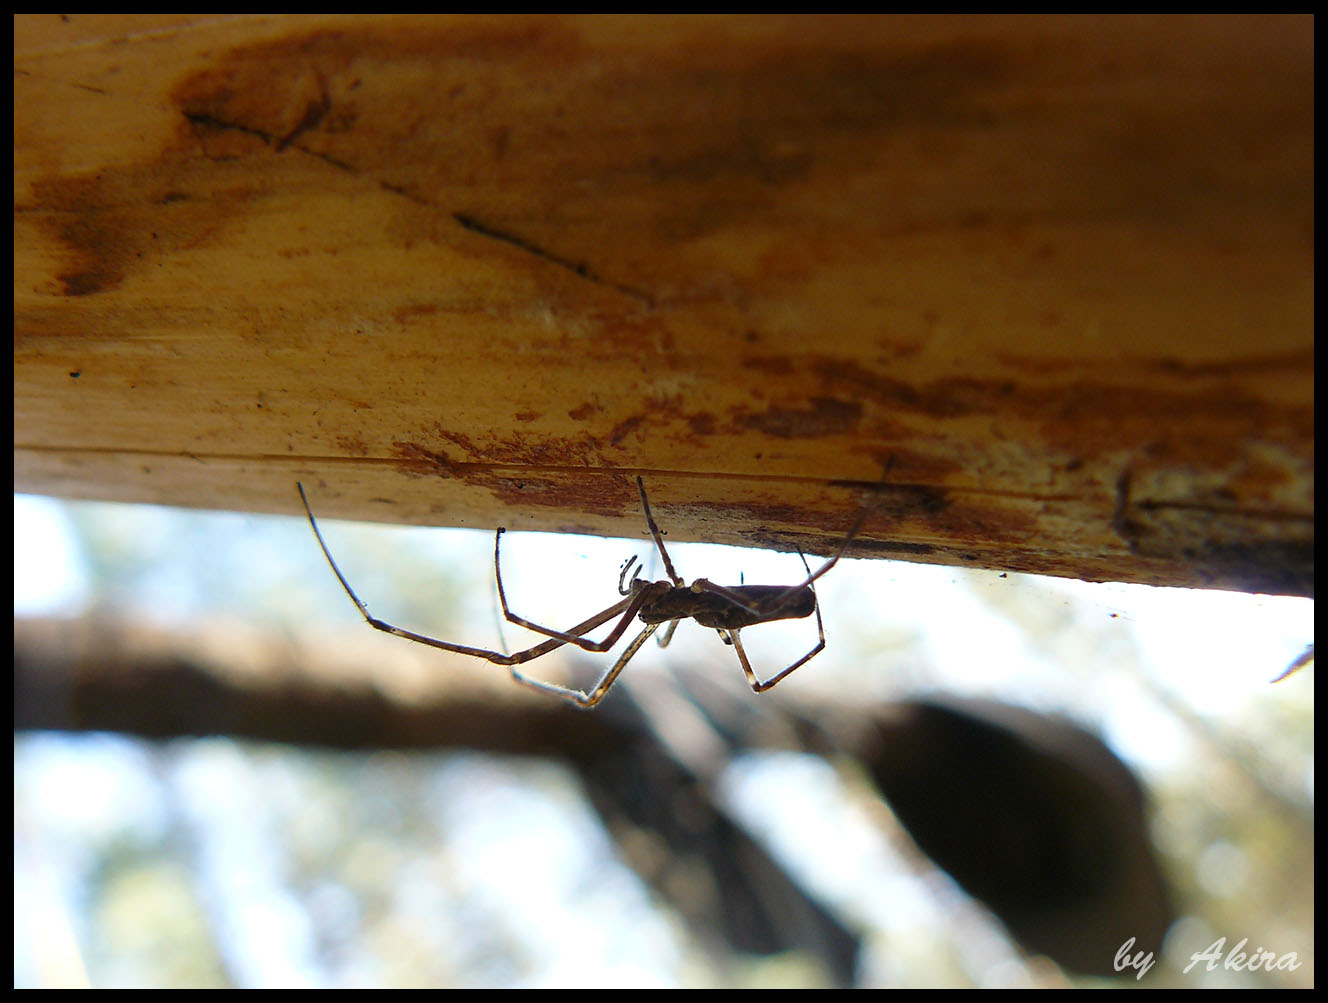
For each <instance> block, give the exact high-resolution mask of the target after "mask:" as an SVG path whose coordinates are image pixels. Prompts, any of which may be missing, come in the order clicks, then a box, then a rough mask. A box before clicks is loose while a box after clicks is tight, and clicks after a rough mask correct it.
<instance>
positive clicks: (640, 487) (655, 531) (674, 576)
mask: <svg viewBox="0 0 1328 1003" xmlns="http://www.w3.org/2000/svg"><path fill="white" fill-rule="evenodd" d="M636 490H637V491H638V492H640V494H641V509H642V511H644V512H645V514H646V525H647V526H649V527H650V536H651V538H652V539H654V541H655V546H656V547H658V548H659V556H660V557H662V558H664V570H665V571H666V572H667V573H668V576H669V580H670V581H672V582H673V584H674V585H676V586H678V587H679V588H682V585H683V581H682V579H681V578H679V577H678V572H676V571H674V570H673V562H672V561H671V560H669V552H668V551H667V550H665V549H664V537H663V536H661V535H660V532H659V526H657V525H655V517H654V516H653V515H651V514H650V502H649V501H648V500H647V499H646V485H645V482H644V481H643V480H641V478H640V477H638V478H637V479H636Z"/></svg>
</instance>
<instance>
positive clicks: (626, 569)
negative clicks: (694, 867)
mask: <svg viewBox="0 0 1328 1003" xmlns="http://www.w3.org/2000/svg"><path fill="white" fill-rule="evenodd" d="M295 486H296V487H297V488H298V489H299V492H300V501H301V502H303V503H304V511H305V514H306V515H307V516H308V517H309V525H310V526H312V527H313V531H314V536H315V537H317V539H318V545H319V546H320V547H321V548H322V549H323V556H324V557H326V558H327V563H328V564H329V565H331V566H332V571H333V573H334V574H335V575H336V576H337V580H338V581H339V582H341V587H342V588H343V589H345V590H346V595H348V596H350V598H351V601H352V602H354V603H355V606H356V608H357V609H358V610H359V611H360V615H361V616H363V617H364V619H365V621H366V622H367V623H368V624H369V626H370V627H373V628H374V629H375V630H381V631H384V632H385V633H388V634H395V635H396V636H397V637H404V638H405V639H406V640H408V641H416V642H418V643H420V644H427V645H430V646H431V647H434V648H441V649H442V650H444V651H455V652H457V653H458V654H461V655H473V656H474V657H476V658H483V659H486V660H487V661H490V662H494V663H495V664H498V665H506V666H507V667H508V672H510V673H511V676H512V678H513V679H515V680H516V681H517V682H518V683H521V684H522V685H523V686H528V687H530V688H531V689H535V690H539V691H541V692H543V693H551V694H553V695H555V696H558V697H562V698H563V699H565V700H570V701H571V702H572V703H575V704H577V705H578V706H580V707H594V706H595V705H596V704H597V703H599V702H600V701H601V700H603V699H604V696H605V694H606V693H608V691H609V687H611V686H612V685H613V684H614V682H615V681H616V680H617V678H618V675H619V674H620V673H621V672H622V670H623V669H624V668H625V667H626V666H627V663H628V662H630V661H631V660H632V657H633V656H634V655H635V654H636V653H637V652H638V651H639V650H641V646H642V645H643V644H645V643H646V641H647V640H649V638H650V636H651V635H652V634H654V633H655V631H656V630H658V629H659V627H660V625H662V624H665V623H667V624H668V628H667V629H666V630H665V631H664V634H663V635H662V636H661V637H660V639H659V644H660V646H661V647H663V646H665V645H667V644H668V643H669V641H670V640H672V638H673V632H674V630H675V629H677V626H678V622H679V621H680V620H686V619H689V618H690V619H692V620H695V621H696V622H697V623H699V624H700V625H701V626H703V627H711V628H714V629H715V630H716V631H718V632H719V636H720V638H721V640H723V641H724V643H725V644H728V645H731V646H732V647H733V650H734V651H735V652H736V653H737V655H738V661H739V662H740V663H741V665H742V671H743V672H744V673H745V674H746V676H747V682H748V683H749V684H750V685H751V688H752V690H753V691H754V692H756V693H764V692H765V691H766V690H768V689H770V688H771V687H772V686H774V685H775V684H776V683H778V682H779V681H780V680H782V679H784V678H785V677H786V676H788V675H789V674H790V673H792V672H793V671H794V670H795V669H797V668H800V667H801V666H802V665H804V664H806V663H807V662H808V661H810V660H811V659H812V658H814V657H815V656H816V655H818V654H820V653H821V650H822V649H823V648H825V624H824V623H823V621H822V620H821V609H820V605H819V604H818V603H817V601H816V590H815V589H814V588H812V583H813V582H815V581H816V579H818V578H820V577H821V576H822V575H824V574H825V573H826V572H827V571H829V570H830V569H831V568H833V567H834V566H835V564H836V563H837V562H838V561H839V559H840V558H841V557H843V556H844V553H845V551H847V550H848V547H849V544H850V543H852V542H853V538H854V537H855V536H857V534H858V532H859V531H860V530H861V529H862V526H863V523H864V522H865V521H866V519H867V515H868V513H869V512H870V510H871V507H870V506H864V507H863V509H862V512H861V513H860V514H859V515H858V518H857V521H856V522H855V523H854V524H853V526H852V528H850V529H849V531H848V535H847V536H846V537H845V539H844V543H843V545H842V546H841V547H840V548H839V552H838V553H837V554H835V555H834V556H833V557H831V558H830V559H828V560H827V561H826V562H825V563H824V564H822V565H821V566H820V567H819V568H817V569H816V571H812V570H811V566H810V565H808V563H807V558H806V557H805V556H804V555H803V553H802V551H801V550H799V551H798V556H799V557H800V558H802V566H803V568H804V569H805V570H806V571H807V578H806V579H805V580H804V581H802V582H801V583H799V584H797V585H737V586H724V585H716V584H715V583H714V582H712V581H709V580H707V579H705V578H698V579H696V580H695V581H693V582H692V583H691V585H687V584H685V583H684V582H683V580H682V579H681V578H680V577H678V573H677V572H676V571H675V570H674V568H673V561H672V560H670V558H669V552H668V551H667V550H666V549H665V548H664V539H663V537H662V535H661V534H660V531H659V526H658V525H656V523H655V517H654V516H653V515H652V514H651V511H650V501H649V499H647V498H646V487H645V483H644V482H643V481H642V479H641V478H640V477H638V478H637V479H636V488H637V491H638V492H639V494H640V495H641V509H642V511H643V512H644V513H645V517H646V525H647V526H648V527H649V528H650V536H651V539H653V540H654V541H655V546H656V548H658V550H659V556H660V557H661V558H663V560H664V570H665V572H666V573H667V574H668V579H667V580H660V581H655V582H652V581H647V580H646V579H644V578H641V577H640V574H639V572H640V570H641V563H640V558H639V557H638V556H635V555H633V556H632V557H630V558H628V560H627V561H626V562H624V564H623V567H622V571H621V573H620V574H619V575H618V593H619V595H622V596H624V598H623V599H622V600H621V601H620V602H617V603H614V604H613V605H612V606H610V607H609V608H608V609H606V610H602V611H601V612H599V613H596V614H595V615H594V616H592V617H590V618H589V619H588V620H583V621H581V623H578V624H577V625H576V626H575V627H572V628H570V629H568V630H554V629H552V628H551V627H542V626H540V625H539V624H537V623H532V622H531V621H530V620H527V619H525V618H524V617H520V616H517V615H516V614H515V613H513V612H512V611H511V610H510V609H509V608H508V606H507V593H506V592H505V591H504V589H503V572H502V565H501V563H500V561H499V557H498V552H499V547H500V545H501V544H502V539H503V533H505V532H506V531H507V530H506V529H505V528H499V530H498V531H497V533H496V534H495V535H494V539H493V574H494V579H495V581H496V582H497V583H498V600H499V602H500V603H501V604H502V607H503V616H504V617H506V618H507V620H508V621H509V622H510V623H515V624H517V625H518V626H521V627H525V628H527V629H529V630H533V631H535V632H536V633H537V634H544V635H546V636H547V637H548V638H549V640H547V641H542V642H541V643H539V644H536V645H534V646H533V647H530V648H526V649H525V650H524V651H518V652H516V653H514V654H510V655H509V654H506V653H504V652H501V651H490V650H488V649H487V648H473V647H470V646H468V645H465V644H454V643H453V642H451V641H442V640H439V639H438V638H436V637H428V636H426V635H424V634H417V633H415V632H414V631H410V630H404V629H402V628H401V627H396V626H394V625H392V624H390V623H387V622H385V621H383V620H379V619H378V618H377V617H375V616H374V615H373V614H371V613H370V612H369V607H368V606H366V605H365V604H364V602H363V600H361V599H360V597H359V596H357V595H356V594H355V590H354V589H352V588H351V587H350V582H348V581H346V576H345V575H343V574H342V573H341V569H340V568H338V567H337V562H336V561H334V560H333V559H332V552H331V551H330V550H328V547H327V543H326V542H325V541H324V540H323V534H322V532H321V531H320V530H319V529H318V523H317V522H316V521H315V520H314V514H313V510H312V509H311V508H310V507H309V499H308V498H307V497H306V496H305V493H304V485H303V484H301V483H298V482H297V483H296V485H295ZM629 574H631V575H632V579H631V581H628V580H627V576H628V575H629ZM813 613H814V614H816V633H817V641H816V644H815V646H814V647H813V648H812V649H811V650H810V651H808V652H807V653H806V654H805V655H803V656H802V657H801V658H799V659H798V660H797V661H796V662H794V663H793V664H792V665H790V666H788V667H787V668H785V669H782V670H780V671H779V672H777V673H775V674H774V675H773V676H771V677H770V678H769V679H766V680H761V679H758V678H757V676H756V673H755V672H754V671H752V665H751V662H750V661H749V660H748V658H747V652H746V650H744V648H743V646H742V637H741V631H742V629H743V628H744V627H751V626H754V625H755V624H758V623H769V622H770V621H772V620H791V619H798V618H801V617H807V616H811V615H812V614H813ZM615 617H616V618H618V622H617V623H616V624H615V625H614V627H613V629H612V630H611V631H609V634H608V636H607V637H605V638H604V640H602V641H592V640H590V639H588V638H587V637H585V634H586V633H587V632H588V631H591V630H594V629H595V628H596V627H598V626H599V625H600V624H603V623H607V622H608V621H610V620H613V619H614V618H615ZM633 617H639V618H640V620H641V622H642V623H643V624H645V629H643V630H642V631H641V632H640V633H639V634H637V635H636V637H634V638H633V639H632V641H631V643H630V644H628V645H627V649H626V650H625V651H624V652H623V653H622V654H621V655H620V656H618V660H617V661H616V662H614V663H613V666H612V668H610V669H609V670H608V671H607V672H606V673H604V676H603V677H602V678H601V679H600V681H599V683H598V685H596V686H595V688H594V689H592V690H591V691H590V692H588V693H587V692H584V691H582V690H576V689H571V688H570V687H567V686H560V685H558V684H557V683H549V682H544V681H542V680H539V679H534V678H532V677H530V676H528V675H526V674H525V673H523V672H521V671H520V670H519V669H518V668H517V666H518V665H522V664H524V663H526V662H529V661H531V660H532V659H535V658H539V657H540V656H541V655H547V654H548V653H549V652H551V651H554V650H555V649H557V648H561V647H562V646H563V645H565V644H574V645H576V646H577V647H578V648H581V649H582V650H584V651H594V652H604V651H608V650H609V649H610V648H612V647H613V646H614V645H615V644H617V643H618V640H619V639H620V638H621V637H622V635H623V633H624V632H625V631H626V630H627V627H628V625H629V624H630V623H631V622H632V618H633Z"/></svg>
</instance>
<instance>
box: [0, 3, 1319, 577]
mask: <svg viewBox="0 0 1328 1003" xmlns="http://www.w3.org/2000/svg"><path fill="white" fill-rule="evenodd" d="M1313 63H1314V45H1313V19H1312V18H1311V17H1308V16H1306V17H1292V16H1286V17H1283V16H1254V17H1184V18H1178V17H1152V16H1148V17H1103V18H1100V17H1037V18H1033V17H1019V18H1007V17H980V18H967V17H963V18H959V17H860V18H859V17H855V18H844V17H801V18H798V17H677V18H655V17H639V16H637V17H633V16H628V17H586V18H575V17H542V16H541V17H526V16H522V17H496V16H495V17H491V16H482V17H452V16H447V17H431V16H422V15H409V16H401V17H386V16H374V17H347V16H296V17H277V16H260V17H202V16H181V15H149V16H134V17H128V16H120V15H92V16H87V17H82V16H75V15H69V16H61V15H20V16H18V17H16V19H15V100H14V113H15V126H14V164H15V238H14V248H15V269H14V280H15V281H14V297H15V304H14V309H15V315H14V316H15V330H14V351H15V356H14V359H15V366H14V372H15V401H14V421H15V488H16V489H17V490H24V491H36V492H45V493H51V494H60V495H67V496H71V497H92V498H106V499H117V500H135V501H154V502H163V503H168V504H176V505H197V506H207V507H220V508H235V509H243V510H250V511H274V512H295V511H297V506H298V498H297V496H296V493H295V488H294V482H295V481H296V480H297V479H300V480H303V481H304V482H305V483H306V484H307V485H308V486H309V487H310V492H311V495H312V496H313V498H314V499H315V503H316V506H317V510H318V511H319V512H320V513H321V514H324V515H327V516H345V517H359V518H367V519H378V520H383V521H402V522H420V523H431V524H449V525H468V526H479V527H483V528H493V527H494V526H496V525H499V524H502V525H507V526H510V527H513V528H523V529H549V530H578V531H583V532H592V533H603V534H614V535H626V534H630V535H636V536H639V535H641V534H642V533H643V526H642V521H641V518H640V514H639V512H638V511H637V510H638V503H637V500H636V493H635V488H634V484H633V476H634V475H635V474H636V473H638V472H640V473H643V474H644V475H645V476H646V478H647V484H648V486H649V487H650V490H651V494H652V500H654V501H656V502H657V504H658V508H659V513H658V514H659V515H660V517H661V521H662V522H663V523H664V524H665V526H666V528H667V529H668V531H669V532H670V534H671V536H672V538H674V539H713V540H719V541H722V542H731V543H747V544H755V545H760V546H769V547H777V548H783V549H788V548H791V547H794V546H802V547H803V548H804V549H807V550H809V551H812V552H816V553H828V552H831V551H833V550H834V549H835V547H836V546H837V545H838V542H839V540H840V539H841V538H842V534H843V532H844V530H845V528H846V527H847V526H848V525H849V524H850V523H851V522H852V521H853V519H854V516H855V515H856V513H857V512H858V510H859V508H860V506H861V505H862V504H863V503H864V500H866V499H867V498H869V497H871V492H870V490H869V489H870V488H871V487H872V486H873V485H876V484H878V483H880V482H882V480H883V479H884V484H885V487H884V488H883V489H882V490H881V492H880V494H879V498H878V502H879V505H880V510H879V512H878V513H876V514H875V515H874V516H873V517H872V518H871V519H870V520H869V521H868V524H867V528H866V530H865V531H864V533H863V535H862V537H861V538H860V539H859V540H858V541H857V543H856V545H855V547H854V552H855V553H858V554H864V555H866V554H876V555H881V556H895V557H904V558H909V559H916V560H922V561H931V562H937V563H947V564H966V565H979V566H987V567H999V568H1009V569H1012V570H1020V571H1032V572H1043V573H1050V574H1058V575H1068V576H1073V577H1080V578H1086V579H1117V580H1127V581H1140V582H1152V583H1160V584H1172V585H1196V586H1203V585H1208V586H1217V587H1223V588H1240V589H1246V590H1251V591H1256V590H1257V591H1271V592H1284V593H1294V594H1311V593H1312V589H1313V377H1312V364H1313V333H1312V332H1313V166H1314V145H1313V124H1312V122H1313V69H1314V66H1313Z"/></svg>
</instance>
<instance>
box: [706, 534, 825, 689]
mask: <svg viewBox="0 0 1328 1003" xmlns="http://www.w3.org/2000/svg"><path fill="white" fill-rule="evenodd" d="M798 556H799V557H801V558H802V566H803V567H804V568H807V556H806V555H805V554H803V552H802V551H801V550H799V551H798ZM807 573H808V575H811V569H810V568H807ZM818 575H819V572H818ZM814 577H816V576H812V578H814ZM812 578H809V579H808V581H809V582H810V581H811V580H812ZM798 587H799V588H801V587H802V586H798ZM812 591H813V592H815V591H816V590H815V589H813V590H812ZM738 633H739V632H738V631H736V630H731V631H729V632H728V634H729V638H730V641H731V643H732V644H733V650H734V651H736V652H737V653H738V661H739V662H740V663H741V664H742V671H743V672H744V673H745V674H746V676H747V682H748V683H749V684H750V685H751V687H752V691H753V692H754V693H764V692H765V691H766V690H768V689H770V688H772V687H773V686H774V685H775V684H776V683H778V682H779V681H780V680H781V679H783V678H784V677H785V676H787V675H789V674H791V673H792V672H793V670H794V669H797V668H801V667H802V666H803V665H805V664H806V663H807V662H810V661H811V660H812V659H813V658H815V657H816V656H817V655H819V654H820V653H821V652H822V651H823V650H824V649H825V621H824V620H822V619H821V603H820V600H819V599H818V600H817V603H816V636H817V641H816V646H815V647H814V648H812V650H811V651H809V652H807V654H805V655H803V656H802V657H801V658H799V659H798V660H797V661H796V662H794V663H793V664H792V665H790V666H789V667H788V668H787V669H784V670H782V671H780V672H777V673H775V674H774V675H773V676H771V677H770V678H769V679H767V680H766V681H765V682H761V680H759V679H757V678H756V673H755V672H753V671H752V663H751V662H750V661H748V660H747V649H745V648H744V647H743V646H742V639H741V638H739V636H738Z"/></svg>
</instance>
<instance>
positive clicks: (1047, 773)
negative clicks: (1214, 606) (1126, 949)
mask: <svg viewBox="0 0 1328 1003" xmlns="http://www.w3.org/2000/svg"><path fill="white" fill-rule="evenodd" d="M873 744H874V746H875V747H874V748H872V749H870V750H863V752H864V759H863V761H864V763H865V765H866V766H867V768H868V770H869V772H870V773H871V775H872V777H873V779H874V780H875V781H876V783H877V785H878V786H879V787H880V789H881V792H882V793H883V794H884V796H885V799H886V801H887V802H888V803H889V805H890V807H891V809H892V810H893V811H894V813H895V815H896V817H897V818H898V819H899V821H900V822H901V823H902V824H903V826H904V828H906V829H907V830H908V832H909V834H910V835H911V836H912V837H913V840H914V841H915V842H916V843H917V845H918V847H919V848H920V849H921V850H922V851H923V852H924V853H926V855H927V856H928V857H930V858H931V859H932V860H933V861H935V862H936V864H937V865H938V866H940V867H941V868H943V869H944V870H945V871H946V872H948V873H949V874H950V875H951V877H953V878H954V879H955V881H957V882H958V883H959V884H960V885H961V886H962V887H963V888H964V889H965V890H966V891H967V892H968V893H969V894H971V895H972V896H974V897H975V898H977V899H980V900H981V901H982V902H984V903H985V904H986V905H987V906H988V908H990V909H991V910H992V912H994V913H995V914H996V915H997V916H998V917H1000V919H1001V920H1002V921H1003V922H1004V923H1005V925H1006V927H1008V928H1009V930H1010V933H1011V934H1012V935H1013V936H1014V937H1015V939H1016V940H1018V941H1019V942H1020V943H1021V944H1022V945H1023V946H1024V947H1025V949H1027V950H1028V951H1030V952H1032V953H1035V954H1045V955H1047V956H1048V957H1050V958H1051V959H1052V960H1053V961H1055V962H1056V963H1057V964H1058V965H1060V966H1061V967H1062V968H1065V969H1067V970H1070V971H1073V972H1076V973H1079V974H1084V975H1116V974H1119V973H1118V972H1117V971H1116V970H1115V967H1114V961H1115V957H1116V953H1117V951H1118V950H1119V949H1120V947H1121V945H1122V944H1124V943H1125V942H1126V941H1127V940H1129V939H1130V938H1134V945H1133V947H1132V948H1131V953H1135V952H1141V951H1142V952H1149V951H1151V952H1153V953H1154V955H1155V956H1156V955H1158V954H1159V953H1160V950H1161V945H1162V939H1163V937H1164V936H1165V934H1166V931H1167V928H1168V927H1169V926H1170V925H1171V921H1172V919H1173V913H1172V909H1171V905H1170V902H1169V899H1168V896H1167V892H1166V888H1165V885H1164V883H1163V880H1162V876H1161V872H1160V871H1159V869H1158V866H1157V863H1156V861H1155V860H1154V857H1153V849H1152V846H1151V844H1150V842H1149V839H1148V832H1147V825H1146V820H1145V817H1144V799H1143V794H1142V791H1141V790H1140V788H1139V785H1138V783H1137V782H1136V780H1135V778H1134V777H1133V775H1132V774H1131V773H1130V771H1129V770H1128V769H1127V768H1126V767H1125V765H1124V764H1123V763H1121V761H1120V760H1119V759H1117V758H1116V756H1115V755H1114V754H1113V753H1112V752H1111V750H1110V749H1108V748H1107V746H1106V745H1104V744H1103V743H1102V742H1101V741H1100V740H1099V739H1098V738H1096V737H1094V736H1093V735H1090V734H1089V733H1087V732H1085V731H1083V730H1082V729H1081V728H1079V727H1077V726H1075V725H1073V724H1071V723H1069V722H1067V721H1064V720H1060V719H1056V718H1051V717H1044V716H1041V715H1038V714H1035V713H1033V712H1031V711H1027V710H1024V709H1022V708H1017V707H1011V706H1007V705H1003V704H998V703H994V702H985V701H981V702H979V701H974V702H959V701H956V702H953V703H946V704H941V703H904V704H898V705H896V706H894V707H892V708H891V709H890V710H889V711H888V713H887V714H886V715H884V716H882V717H881V718H880V720H879V727H878V731H877V733H876V735H875V736H874V742H873Z"/></svg>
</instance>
